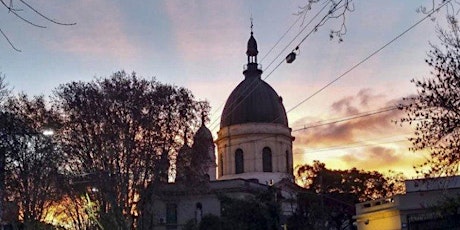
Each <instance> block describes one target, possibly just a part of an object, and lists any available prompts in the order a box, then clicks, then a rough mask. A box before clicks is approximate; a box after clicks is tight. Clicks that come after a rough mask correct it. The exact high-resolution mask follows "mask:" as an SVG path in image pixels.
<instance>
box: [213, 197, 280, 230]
mask: <svg viewBox="0 0 460 230" xmlns="http://www.w3.org/2000/svg"><path fill="white" fill-rule="evenodd" d="M275 196H276V193H275V191H274V189H270V190H268V191H267V192H264V193H261V194H259V195H257V196H256V197H246V198H245V199H236V198H230V197H222V198H221V203H222V214H221V215H222V217H221V218H222V219H221V221H222V223H223V224H222V229H229V230H230V229H241V230H245V229H247V230H249V229H251V230H253V229H255V230H257V229H260V230H262V229H263V230H266V229H278V226H280V220H279V218H280V212H281V211H280V207H279V204H278V203H277V202H276V201H275Z"/></svg>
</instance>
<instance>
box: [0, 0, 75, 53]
mask: <svg viewBox="0 0 460 230" xmlns="http://www.w3.org/2000/svg"><path fill="white" fill-rule="evenodd" d="M17 1H19V2H20V3H22V4H23V5H24V6H25V7H27V8H28V9H30V10H32V11H33V12H34V13H35V14H36V15H38V16H40V17H41V18H43V19H44V20H46V21H48V22H50V23H52V24H56V25H61V26H73V25H76V23H75V22H73V23H65V22H60V21H57V20H55V19H52V18H50V17H48V16H47V15H45V14H43V13H42V12H41V11H39V10H37V9H36V8H35V7H34V6H32V5H30V4H29V3H27V2H26V1H25V0H17ZM13 2H14V0H10V1H9V3H7V2H6V0H0V3H1V5H3V7H5V8H6V9H7V10H8V13H12V14H13V15H14V16H16V17H17V18H19V19H21V20H22V21H24V22H25V23H27V24H29V25H32V26H34V27H38V28H43V29H44V28H47V27H46V26H45V25H41V24H38V23H36V22H33V21H32V20H30V19H27V18H25V17H23V15H21V14H20V12H21V13H22V12H24V10H23V9H20V8H15V7H14V6H13ZM0 33H1V34H2V36H3V38H5V40H6V41H7V42H8V44H10V46H11V47H12V48H13V49H14V50H15V51H17V52H21V50H20V49H18V48H17V47H16V46H14V44H13V42H12V41H11V39H10V38H9V37H8V35H7V34H6V33H5V32H4V31H3V30H1V29H0Z"/></svg>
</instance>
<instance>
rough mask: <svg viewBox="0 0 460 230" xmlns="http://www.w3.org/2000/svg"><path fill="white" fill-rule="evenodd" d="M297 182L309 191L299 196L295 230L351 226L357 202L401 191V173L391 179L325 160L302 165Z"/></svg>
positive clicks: (346, 227)
mask: <svg viewBox="0 0 460 230" xmlns="http://www.w3.org/2000/svg"><path fill="white" fill-rule="evenodd" d="M296 174H297V175H296V177H297V181H298V182H300V183H301V184H303V186H304V187H305V188H306V190H305V191H304V192H302V193H300V194H299V195H298V202H299V204H298V211H297V213H296V214H295V215H294V216H293V218H291V219H290V220H289V221H288V226H291V227H292V228H293V229H324V228H328V229H348V228H350V227H351V224H352V223H353V220H352V216H353V215H354V214H355V206H354V204H355V203H358V202H363V201H366V200H371V199H372V200H373V199H379V198H383V197H388V196H393V195H395V194H397V193H399V192H402V191H398V190H395V189H397V188H401V187H402V186H401V185H400V184H401V182H402V181H398V180H397V179H400V178H401V177H400V175H397V176H392V177H391V179H387V178H386V177H384V176H383V175H382V174H380V173H378V172H376V171H370V172H369V171H363V170H358V169H356V168H352V169H348V170H331V169H327V168H326V165H325V164H324V163H321V162H319V161H315V162H314V163H313V165H301V166H299V167H298V168H297V172H296Z"/></svg>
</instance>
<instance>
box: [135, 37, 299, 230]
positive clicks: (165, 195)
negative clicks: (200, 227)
mask: <svg viewBox="0 0 460 230" xmlns="http://www.w3.org/2000/svg"><path fill="white" fill-rule="evenodd" d="M257 54H258V49H257V42H256V40H255V38H254V36H253V32H252V31H251V36H250V38H249V41H248V44H247V52H246V55H247V60H248V62H247V64H246V65H245V68H244V71H243V75H244V79H243V81H242V82H241V83H240V84H239V85H238V86H237V87H236V88H235V89H234V90H233V92H232V93H231V94H230V96H229V97H228V99H227V102H226V104H225V107H224V110H223V112H222V116H221V123H220V130H219V131H218V133H217V139H216V140H213V137H212V134H211V132H210V131H209V129H207V128H206V127H205V125H204V119H203V122H202V126H201V127H200V128H199V130H198V131H197V133H196V134H195V137H194V143H193V145H192V147H189V146H188V145H186V144H185V145H184V147H183V148H182V149H181V150H180V151H179V153H178V161H177V162H178V163H177V174H176V182H175V183H169V184H162V185H158V186H156V185H153V186H152V187H153V188H152V192H151V194H149V195H147V196H148V199H144V202H150V203H152V207H151V208H150V210H147V211H146V212H145V213H144V214H143V215H144V217H143V222H141V223H140V224H142V225H143V226H144V228H147V229H183V228H184V226H185V225H186V223H188V222H190V221H194V222H196V223H199V222H200V220H201V218H202V217H203V216H205V215H207V214H212V215H215V216H221V212H222V197H223V196H226V197H231V198H235V199H248V198H250V197H254V196H255V194H258V193H261V192H264V191H268V190H269V189H273V188H275V189H276V190H277V195H276V196H277V197H279V199H278V198H275V199H277V200H278V202H279V203H280V206H281V208H282V215H286V216H288V215H290V214H292V213H293V212H294V211H295V209H296V204H295V194H296V191H295V190H296V189H297V186H296V185H295V184H294V183H293V175H292V174H293V172H292V171H293V155H292V141H293V140H294V137H293V136H292V135H291V129H290V128H289V126H288V120H287V116H286V111H285V108H284V105H283V102H282V98H281V97H280V96H279V95H278V94H277V93H276V91H275V90H274V89H273V88H272V87H271V86H270V85H269V84H268V83H266V82H265V81H264V80H263V79H261V75H262V70H261V66H260V65H259V64H258V63H257ZM215 146H217V157H216V153H215ZM186 156H188V157H186ZM181 157H182V159H181ZM198 165H200V166H198ZM194 178H195V179H194ZM196 178H199V179H198V180H197V179H196Z"/></svg>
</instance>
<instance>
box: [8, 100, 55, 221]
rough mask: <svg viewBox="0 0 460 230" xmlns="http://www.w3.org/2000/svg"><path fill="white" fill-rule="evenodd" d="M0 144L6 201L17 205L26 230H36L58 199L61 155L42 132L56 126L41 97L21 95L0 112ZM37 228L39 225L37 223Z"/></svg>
mask: <svg viewBox="0 0 460 230" xmlns="http://www.w3.org/2000/svg"><path fill="white" fill-rule="evenodd" d="M0 120H1V126H0V133H1V134H2V138H1V140H0V141H1V145H2V148H3V149H4V151H5V152H4V153H5V168H4V170H5V178H4V180H5V188H6V189H5V191H6V193H5V200H6V201H8V202H10V203H14V204H17V205H18V206H19V210H20V212H19V215H20V219H22V222H23V224H24V228H25V229H36V226H38V225H37V224H39V222H41V221H43V220H44V218H45V214H46V212H45V210H46V209H47V208H48V207H50V205H51V204H52V201H54V200H57V199H59V196H60V193H59V191H58V189H57V184H61V183H62V177H61V176H60V175H62V174H61V172H60V167H62V166H63V157H64V155H63V153H62V151H61V150H60V148H59V145H57V143H56V142H55V140H54V139H53V138H52V137H49V136H45V135H44V134H43V133H42V132H43V129H44V128H45V127H48V125H49V124H56V123H58V120H59V119H58V115H57V114H56V113H55V112H54V111H53V110H50V109H48V108H47V106H46V104H45V101H44V99H43V97H42V96H40V97H34V98H32V99H29V98H28V97H27V96H26V95H24V94H22V95H19V96H17V97H12V98H9V99H8V100H7V101H6V103H5V105H4V107H3V111H1V117H0ZM39 225H40V224H39Z"/></svg>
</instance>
